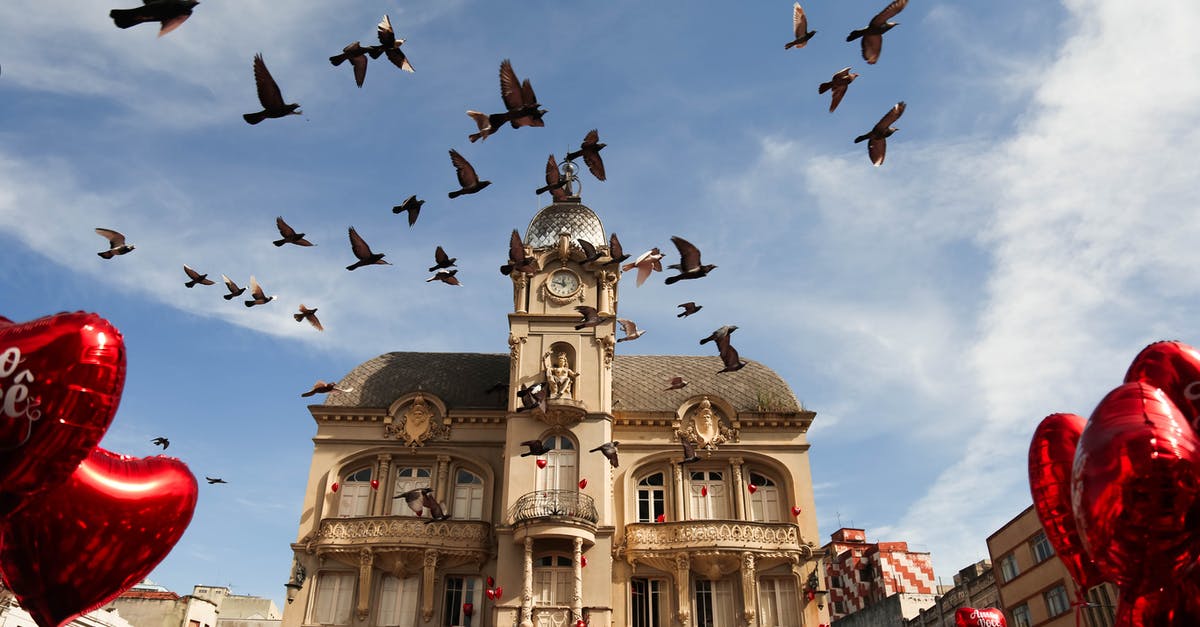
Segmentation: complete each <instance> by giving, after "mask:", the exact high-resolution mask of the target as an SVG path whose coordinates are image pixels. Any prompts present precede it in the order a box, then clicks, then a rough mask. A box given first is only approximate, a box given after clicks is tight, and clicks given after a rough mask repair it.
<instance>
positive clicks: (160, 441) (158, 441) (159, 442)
mask: <svg viewBox="0 0 1200 627" xmlns="http://www.w3.org/2000/svg"><path fill="white" fill-rule="evenodd" d="M150 443H151V444H153V445H155V446H161V447H162V449H163V450H164V451H165V450H167V447H169V446H171V441H170V440H168V439H167V438H163V437H158V438H154V439H153V440H150Z"/></svg>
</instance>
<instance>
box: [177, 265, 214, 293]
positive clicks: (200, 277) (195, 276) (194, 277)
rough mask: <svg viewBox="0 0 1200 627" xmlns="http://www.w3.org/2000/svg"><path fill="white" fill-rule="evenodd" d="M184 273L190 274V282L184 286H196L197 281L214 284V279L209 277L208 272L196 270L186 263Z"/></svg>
mask: <svg viewBox="0 0 1200 627" xmlns="http://www.w3.org/2000/svg"><path fill="white" fill-rule="evenodd" d="M183 273H184V274H186V275H188V282H187V283H184V284H183V286H184V287H196V284H197V283H199V284H200V285H212V284H213V280H212V279H210V278H208V275H207V274H200V273H199V272H196V271H195V270H193V269H192V267H191V266H189V265H187V264H186V263H185V264H183Z"/></svg>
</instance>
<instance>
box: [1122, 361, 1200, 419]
mask: <svg viewBox="0 0 1200 627" xmlns="http://www.w3.org/2000/svg"><path fill="white" fill-rule="evenodd" d="M1135 381H1141V382H1142V383H1146V384H1149V385H1150V386H1151V387H1156V388H1159V389H1161V390H1162V391H1163V392H1166V393H1167V396H1168V397H1170V399H1171V401H1172V402H1174V403H1175V406H1176V407H1178V408H1179V411H1180V412H1182V413H1183V415H1184V416H1185V417H1186V418H1187V419H1188V421H1189V422H1191V423H1192V428H1193V429H1196V428H1198V425H1197V424H1196V423H1197V417H1200V352H1198V351H1197V350H1196V349H1194V348H1192V347H1191V346H1188V345H1187V344H1184V343H1183V342H1155V343H1153V344H1151V345H1149V346H1147V347H1146V348H1143V349H1142V352H1140V353H1138V356H1137V357H1134V358H1133V363H1132V364H1130V365H1129V371H1128V372H1126V373H1125V382H1126V383H1132V382H1135Z"/></svg>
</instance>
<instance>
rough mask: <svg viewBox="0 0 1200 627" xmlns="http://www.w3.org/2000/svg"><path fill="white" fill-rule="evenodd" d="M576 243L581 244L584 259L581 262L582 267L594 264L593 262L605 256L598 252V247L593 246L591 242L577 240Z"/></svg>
mask: <svg viewBox="0 0 1200 627" xmlns="http://www.w3.org/2000/svg"><path fill="white" fill-rule="evenodd" d="M575 241H576V242H578V243H579V249H580V250H582V251H583V259H580V260H579V264H580V265H587V264H589V263H592V262H593V261H596V260H598V259H600V257H601V256H602V255H603V253H601V252H600V251H598V250H596V247H595V246H594V245H592V243H591V242H589V241H587V240H585V239H576V240H575Z"/></svg>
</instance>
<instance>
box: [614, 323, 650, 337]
mask: <svg viewBox="0 0 1200 627" xmlns="http://www.w3.org/2000/svg"><path fill="white" fill-rule="evenodd" d="M617 322H618V323H620V325H621V330H622V331H624V332H625V337H623V338H620V339H618V340H617V341H618V342H627V341H629V340H636V339H638V338H639V337H642V336H643V335H645V334H646V330H645V329H639V328H637V324H635V323H634V322H633V320H626V319H625V318H617Z"/></svg>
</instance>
